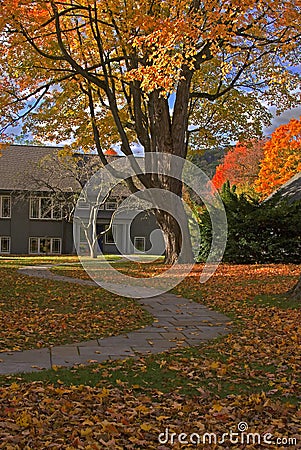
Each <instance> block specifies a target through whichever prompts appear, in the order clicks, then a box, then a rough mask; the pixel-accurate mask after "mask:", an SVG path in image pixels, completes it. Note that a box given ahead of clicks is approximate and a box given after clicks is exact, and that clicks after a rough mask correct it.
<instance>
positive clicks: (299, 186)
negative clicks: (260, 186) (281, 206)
mask: <svg viewBox="0 0 301 450" xmlns="http://www.w3.org/2000/svg"><path fill="white" fill-rule="evenodd" d="M276 195H277V196H279V201H281V200H288V201H289V202H296V201H298V200H301V172H299V173H297V174H296V175H295V176H294V177H292V178H291V179H290V180H289V181H287V182H286V183H285V184H283V185H282V186H281V187H280V188H278V189H277V190H276V191H274V192H273V193H272V194H271V195H270V196H269V197H267V198H266V199H265V201H268V200H270V199H272V198H274V197H275V196H276Z"/></svg>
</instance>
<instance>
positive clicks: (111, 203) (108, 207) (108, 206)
mask: <svg viewBox="0 0 301 450" xmlns="http://www.w3.org/2000/svg"><path fill="white" fill-rule="evenodd" d="M116 208H117V201H116V200H112V201H109V202H107V203H106V210H107V211H115V209H116Z"/></svg>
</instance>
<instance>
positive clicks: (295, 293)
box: [288, 276, 301, 300]
mask: <svg viewBox="0 0 301 450" xmlns="http://www.w3.org/2000/svg"><path fill="white" fill-rule="evenodd" d="M288 294H289V296H290V297H292V298H295V299H296V300H301V276H300V278H299V280H298V283H297V284H296V285H295V286H294V287H293V289H291V290H290V291H289V292H288Z"/></svg>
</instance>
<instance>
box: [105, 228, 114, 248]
mask: <svg viewBox="0 0 301 450" xmlns="http://www.w3.org/2000/svg"><path fill="white" fill-rule="evenodd" d="M112 234H113V239H114V236H116V225H112ZM108 237H109V235H108V233H105V244H106V245H116V242H115V241H114V242H108V241H107V239H108Z"/></svg>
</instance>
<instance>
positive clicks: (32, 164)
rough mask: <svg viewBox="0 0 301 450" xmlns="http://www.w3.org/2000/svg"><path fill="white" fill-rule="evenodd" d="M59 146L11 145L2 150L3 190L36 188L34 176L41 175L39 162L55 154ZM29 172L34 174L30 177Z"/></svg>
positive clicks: (1, 172) (1, 174)
mask: <svg viewBox="0 0 301 450" xmlns="http://www.w3.org/2000/svg"><path fill="white" fill-rule="evenodd" d="M59 150H60V148H59V147H46V146H41V147H40V146H34V145H10V146H8V147H5V148H4V149H3V150H2V152H1V153H2V156H1V157H0V189H1V190H10V191H15V190H20V189H21V190H34V189H35V188H37V186H36V184H35V183H34V178H38V177H41V174H40V168H39V164H40V162H41V161H42V160H43V159H44V158H45V157H48V156H51V155H55V154H56V153H57V152H58V151H59ZM29 174H31V175H32V178H31V179H30V177H29Z"/></svg>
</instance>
